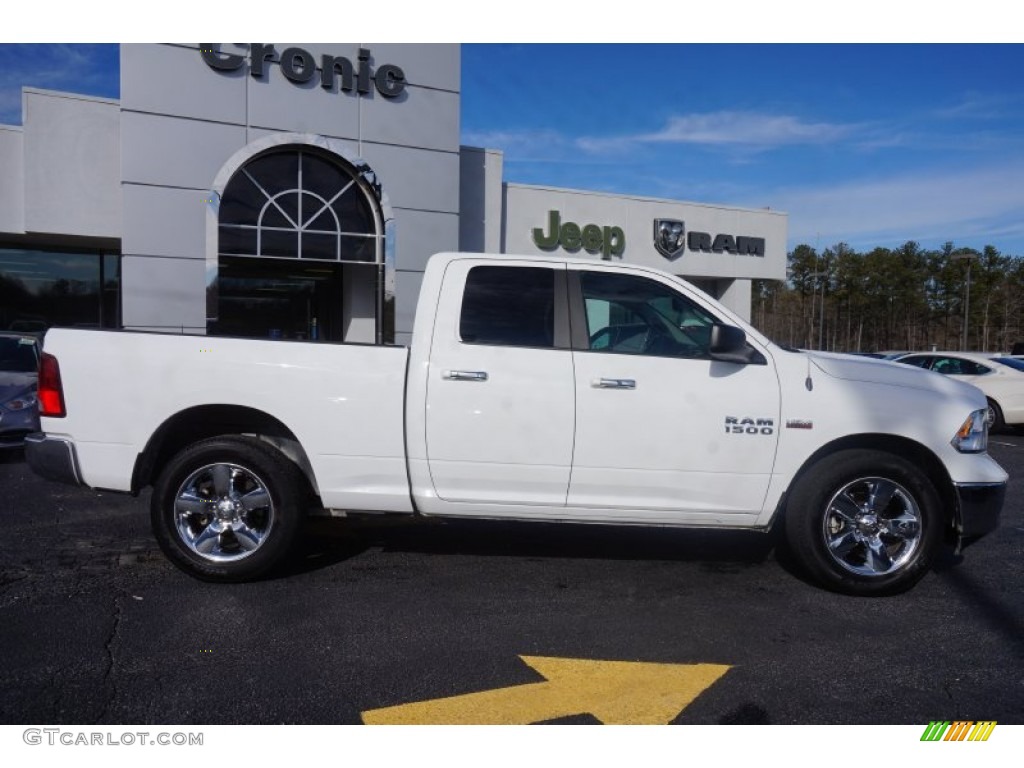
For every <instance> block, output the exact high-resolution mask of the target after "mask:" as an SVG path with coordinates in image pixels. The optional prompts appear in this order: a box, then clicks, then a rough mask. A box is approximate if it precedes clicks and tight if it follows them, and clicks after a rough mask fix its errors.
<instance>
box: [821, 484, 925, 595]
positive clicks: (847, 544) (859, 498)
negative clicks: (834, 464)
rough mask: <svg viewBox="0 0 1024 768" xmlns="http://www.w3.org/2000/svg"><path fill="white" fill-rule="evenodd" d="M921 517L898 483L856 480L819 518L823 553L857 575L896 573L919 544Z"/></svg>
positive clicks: (912, 501)
mask: <svg viewBox="0 0 1024 768" xmlns="http://www.w3.org/2000/svg"><path fill="white" fill-rule="evenodd" d="M922 520H923V518H922V513H921V508H920V507H919V506H918V503H917V501H915V499H914V497H913V496H912V495H911V494H910V492H909V491H908V490H907V489H906V488H904V487H903V486H902V485H900V484H899V483H896V482H894V481H892V480H888V479H886V478H883V477H862V478H859V479H857V480H854V481H852V482H849V483H847V484H846V485H844V486H843V487H842V488H840V489H839V491H838V492H837V493H836V494H835V495H834V496H833V497H832V499H831V500H830V501H829V503H828V507H827V510H826V513H825V515H824V517H823V519H822V528H821V534H822V536H823V538H824V543H825V548H826V551H827V552H828V554H829V555H830V556H831V557H832V559H833V560H834V561H835V562H836V563H837V564H839V565H840V566H841V567H842V568H843V569H845V570H847V571H849V572H850V573H854V574H857V575H858V576H869V577H877V576H885V575H887V574H891V573H894V572H896V571H899V570H900V569H901V568H902V567H903V566H904V565H906V563H907V562H909V561H910V559H911V558H913V557H914V554H915V553H916V552H917V550H918V547H919V546H920V545H921V537H922Z"/></svg>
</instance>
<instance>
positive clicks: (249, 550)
mask: <svg viewBox="0 0 1024 768" xmlns="http://www.w3.org/2000/svg"><path fill="white" fill-rule="evenodd" d="M303 498H304V495H303V493H302V482H301V477H300V473H299V471H298V469H297V468H296V467H295V465H294V464H293V463H292V462H291V461H289V460H288V459H287V458H285V457H284V456H283V455H281V454H280V453H279V452H278V451H276V450H274V449H273V448H271V447H269V446H267V445H265V444H263V443H261V442H260V441H258V440H255V439H253V438H248V437H234V436H226V437H215V438H211V439H208V440H203V441H201V442H199V443H196V444H194V445H191V446H189V447H188V448H186V449H184V450H183V451H181V452H180V453H179V454H177V455H176V456H175V457H174V458H173V459H171V461H170V462H169V463H168V465H167V467H166V468H165V469H164V471H163V472H162V473H161V474H160V477H159V479H158V480H157V483H156V485H155V486H154V488H153V498H152V503H151V506H150V516H151V520H152V524H153V533H154V534H155V536H156V539H157V542H158V543H159V544H160V548H161V549H162V550H163V551H164V554H166V555H167V557H168V558H169V559H170V560H171V562H173V563H174V564H175V565H176V566H178V567H179V568H181V569H182V570H184V571H185V572H186V573H188V574H190V575H192V576H195V577H197V578H200V579H203V580H205V581H244V580H246V579H252V578H255V577H257V576H259V575H261V574H263V573H265V572H266V571H267V570H268V569H270V568H271V567H273V565H274V564H275V563H277V562H278V561H279V560H280V559H281V558H282V557H283V556H284V555H285V554H286V553H287V552H288V550H289V548H290V547H291V544H292V541H293V540H294V538H295V533H296V531H297V530H298V526H299V522H300V517H301V514H302V511H303V510H302V505H301V502H302V499H303Z"/></svg>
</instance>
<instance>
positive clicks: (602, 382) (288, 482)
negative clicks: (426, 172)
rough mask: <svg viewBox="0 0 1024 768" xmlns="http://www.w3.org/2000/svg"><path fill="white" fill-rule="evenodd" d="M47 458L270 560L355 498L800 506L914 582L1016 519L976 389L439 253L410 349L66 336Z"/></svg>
mask: <svg viewBox="0 0 1024 768" xmlns="http://www.w3.org/2000/svg"><path fill="white" fill-rule="evenodd" d="M39 397H40V403H41V413H42V430H43V431H42V432H40V433H37V434H35V435H33V436H31V437H30V439H29V440H28V443H27V448H26V455H27V459H28V462H29V464H30V465H31V466H32V468H33V469H34V470H35V471H36V472H37V473H38V474H40V475H42V476H44V477H47V478H50V479H54V480H62V481H65V482H72V483H79V484H84V485H87V486H91V487H94V488H103V489H111V490H115V491H127V492H131V493H137V492H139V491H140V490H141V489H143V488H144V487H146V486H149V485H152V486H153V493H152V504H151V510H152V523H153V529H154V532H155V535H156V538H157V540H158V541H159V543H160V546H161V547H162V549H163V551H164V552H165V553H166V554H167V556H168V557H169V558H170V559H171V560H172V561H173V562H174V563H175V564H176V565H178V566H179V567H181V568H182V569H184V570H185V571H187V572H188V573H190V574H192V575H194V576H197V577H199V578H202V579H207V580H215V581H238V580H243V579H249V578H253V577H256V576H258V575H259V574H261V573H263V572H265V571H267V570H268V569H269V568H271V567H272V566H273V565H274V564H275V563H277V562H278V561H279V560H280V559H281V558H282V557H283V556H284V555H285V554H286V553H287V551H288V549H289V546H290V544H291V542H292V540H293V538H294V536H295V534H296V531H297V528H298V526H299V523H300V520H301V518H302V516H303V515H305V514H306V513H307V512H308V511H309V510H310V509H314V510H327V511H328V512H330V513H331V514H335V515H350V514H356V513H366V512H372V513H395V514H400V515H422V516H437V517H446V518H459V517H461V518H470V517H471V518H491V519H505V520H513V519H514V520H545V521H564V522H576V523H611V524H617V525H620V524H621V525H648V526H684V527H713V528H737V529H753V530H760V531H768V530H770V529H771V528H772V526H773V525H774V524H776V523H777V524H779V525H781V526H783V529H784V534H785V541H786V543H787V544H788V546H790V547H791V549H792V550H793V552H794V553H795V554H796V556H797V558H798V559H799V561H800V562H801V563H802V564H803V565H804V566H805V568H806V570H807V572H808V574H809V575H810V576H811V577H813V578H814V579H815V580H816V581H817V582H819V583H820V584H822V585H824V586H826V587H828V588H831V589H834V590H837V591H841V592H847V593H852V594H883V593H892V592H895V591H899V590H902V589H906V588H908V587H909V586H911V585H912V584H914V583H916V582H917V581H918V579H920V578H921V577H922V576H923V575H924V574H925V573H926V571H927V570H928V567H929V563H930V562H931V560H932V558H933V556H934V555H935V553H936V552H937V550H938V549H939V547H940V546H941V545H942V544H943V543H944V542H945V543H947V544H950V545H952V546H955V547H957V548H958V549H959V548H960V547H961V546H962V545H963V544H964V543H966V542H969V541H971V540H973V539H976V538H978V537H979V536H981V535H983V534H985V533H987V532H989V531H991V530H992V529H994V528H995V527H996V526H997V525H998V519H999V514H1000V511H1001V508H1002V504H1003V497H1004V494H1005V489H1006V482H1007V475H1006V473H1005V472H1004V471H1003V469H1002V468H1001V467H1000V466H999V465H998V464H997V463H996V462H995V461H994V460H992V459H991V458H990V457H989V456H988V455H987V453H986V447H987V438H988V432H987V426H986V418H985V417H986V407H987V404H986V401H985V397H984V395H982V394H981V393H980V392H979V391H978V390H977V389H975V388H973V387H971V386H968V385H964V384H962V383H959V382H956V381H953V380H951V379H949V378H946V377H943V376H941V375H938V374H933V373H930V372H928V371H922V370H918V369H914V368H911V367H909V366H902V365H897V364H892V363H884V362H879V361H875V360H868V359H860V358H853V357H845V356H839V355H828V354H814V353H807V352H799V351H796V350H791V349H784V348H781V347H779V346H777V345H775V344H773V343H771V342H770V341H769V340H768V339H766V338H765V337H764V336H762V335H761V334H760V333H758V332H757V331H756V330H754V329H753V328H752V327H750V326H749V325H747V324H746V323H745V322H743V320H741V319H740V318H739V317H737V316H736V315H734V314H732V313H731V312H729V310H727V309H725V308H724V307H722V306H720V305H718V304H717V303H716V302H714V301H713V300H711V299H710V298H709V297H708V296H706V295H705V294H703V293H701V292H700V291H698V290H697V289H695V288H694V287H693V286H691V285H690V284H688V283H686V282H685V281H683V280H681V279H679V278H677V277H673V276H671V275H668V274H665V273H663V272H659V271H657V270H654V269H647V268H643V267H636V266H627V265H624V264H619V263H609V262H605V261H595V260H583V259H568V258H566V259H552V258H549V257H534V256H510V255H501V256H493V255H483V254H468V253H447V254H438V255H436V256H434V257H433V258H432V259H431V260H430V262H429V265H428V267H427V270H426V273H425V275H424V279H423V284H422V288H421V291H420V298H419V305H418V308H417V315H416V323H415V328H414V331H413V336H412V343H411V346H410V347H408V348H406V347H400V346H374V345H357V344H338V345H331V344H324V343H314V342H289V341H262V340H252V339H233V338H214V337H209V336H180V335H160V334H152V333H134V332H108V331H88V330H63V329H53V330H51V331H50V332H49V333H48V335H47V337H46V343H45V348H44V355H43V357H42V362H41V366H40V378H39Z"/></svg>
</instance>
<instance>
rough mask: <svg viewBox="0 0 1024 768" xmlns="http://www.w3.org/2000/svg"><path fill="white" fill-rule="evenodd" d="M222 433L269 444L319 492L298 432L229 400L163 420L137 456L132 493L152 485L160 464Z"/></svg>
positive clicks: (195, 408)
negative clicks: (190, 446)
mask: <svg viewBox="0 0 1024 768" xmlns="http://www.w3.org/2000/svg"><path fill="white" fill-rule="evenodd" d="M221 435H249V436H252V437H255V438H257V439H259V440H261V441H263V442H264V443H267V444H269V445H270V446H272V447H273V448H275V449H277V450H278V451H279V452H280V453H282V454H283V455H284V456H286V457H287V458H288V459H289V460H290V461H292V462H293V463H294V464H295V465H296V466H297V467H298V468H299V470H300V471H301V473H302V475H303V477H305V479H306V482H307V483H308V484H309V488H310V489H311V490H312V492H313V493H314V494H317V495H319V491H318V489H317V484H316V477H315V475H314V473H313V468H312V465H311V464H310V462H309V457H308V456H307V455H306V452H305V450H304V449H303V448H302V445H301V443H300V442H299V440H298V439H297V438H296V436H295V434H294V433H293V432H292V431H291V430H290V429H289V428H288V427H287V426H286V425H285V424H284V423H283V422H282V421H280V420H279V419H277V418H275V417H273V416H271V415H270V414H268V413H266V412H265V411H261V410H259V409H256V408H249V407H246V406H241V405H228V404H208V405H198V406H194V407H192V408H187V409H185V410H183V411H179V412H178V413H176V414H174V415H173V416H171V417H169V418H168V419H167V420H166V421H164V422H163V424H161V425H160V426H159V427H158V428H157V429H156V431H155V432H154V433H153V435H152V436H151V437H150V438H149V441H148V442H147V444H146V447H145V448H144V449H143V451H142V453H140V454H139V455H138V457H137V458H136V460H135V468H134V470H133V472H132V493H138V492H139V491H140V490H142V489H143V488H145V487H146V486H147V485H152V484H153V483H154V482H155V481H156V478H157V475H158V474H159V472H160V468H161V467H163V466H164V465H165V464H166V463H167V462H168V461H169V460H170V459H171V457H172V456H174V455H175V454H177V453H178V452H179V451H181V450H182V449H183V448H185V447H187V446H189V445H192V444H194V443H197V442H199V441H200V440H205V439H207V438H211V437H219V436H221Z"/></svg>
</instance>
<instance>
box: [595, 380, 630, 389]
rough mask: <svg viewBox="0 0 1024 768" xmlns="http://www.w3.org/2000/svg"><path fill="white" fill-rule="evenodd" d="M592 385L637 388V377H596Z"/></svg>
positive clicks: (596, 386)
mask: <svg viewBox="0 0 1024 768" xmlns="http://www.w3.org/2000/svg"><path fill="white" fill-rule="evenodd" d="M590 386H592V387H595V388H596V389H636V379H594V380H593V381H592V382H590Z"/></svg>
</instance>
